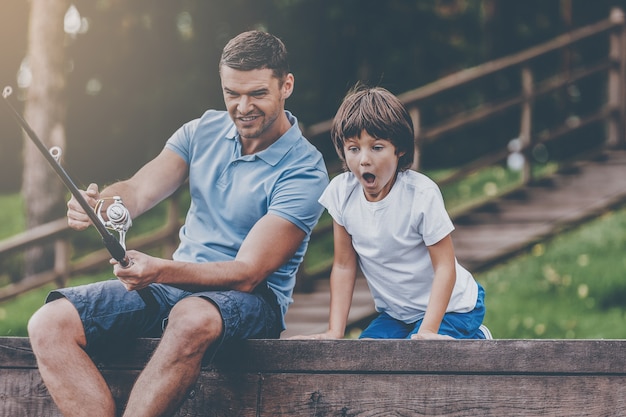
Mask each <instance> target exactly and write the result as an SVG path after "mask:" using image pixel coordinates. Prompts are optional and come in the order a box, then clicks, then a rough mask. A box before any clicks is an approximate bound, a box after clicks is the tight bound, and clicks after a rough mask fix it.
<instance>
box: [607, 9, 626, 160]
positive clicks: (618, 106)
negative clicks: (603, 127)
mask: <svg viewBox="0 0 626 417" xmlns="http://www.w3.org/2000/svg"><path fill="white" fill-rule="evenodd" d="M609 18H610V19H611V21H613V22H615V23H618V24H619V25H620V26H619V28H616V29H614V30H613V31H612V32H611V34H610V36H609V60H610V61H611V66H610V68H609V80H608V94H607V97H608V103H607V104H608V106H609V108H610V109H611V115H610V116H609V120H608V122H607V141H606V145H607V146H608V147H610V148H617V147H620V146H622V145H624V142H625V140H624V135H625V132H624V119H625V117H626V111H625V107H626V103H625V100H626V99H625V91H626V89H625V87H624V77H625V76H626V68H625V67H626V57H625V55H626V53H625V52H624V48H625V47H626V40H625V39H624V37H625V36H626V35H625V32H624V20H625V19H624V12H623V11H622V10H621V9H620V8H617V7H616V8H613V9H612V10H611V15H610V17H609Z"/></svg>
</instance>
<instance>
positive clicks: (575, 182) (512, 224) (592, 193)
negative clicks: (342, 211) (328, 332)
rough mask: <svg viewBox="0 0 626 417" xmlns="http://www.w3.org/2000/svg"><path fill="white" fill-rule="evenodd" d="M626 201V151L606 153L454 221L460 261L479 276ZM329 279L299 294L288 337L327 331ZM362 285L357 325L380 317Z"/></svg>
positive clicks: (356, 308)
mask: <svg viewBox="0 0 626 417" xmlns="http://www.w3.org/2000/svg"><path fill="white" fill-rule="evenodd" d="M625 202H626V151H624V150H612V151H605V152H604V153H602V154H601V155H599V156H595V157H593V158H590V159H583V160H580V161H578V162H576V163H574V164H572V165H571V166H569V167H568V168H567V169H566V170H564V171H562V172H559V173H557V174H555V175H553V176H551V177H550V178H547V179H544V180H542V181H539V182H538V183H536V184H533V185H529V186H526V187H523V188H521V189H518V190H516V191H514V192H511V193H509V194H508V195H505V196H503V197H500V198H498V199H496V200H493V201H490V202H489V203H486V204H484V205H481V206H479V207H475V208H473V209H472V210H470V211H468V212H465V213H463V214H462V215H460V216H458V217H457V218H454V219H453V220H454V223H455V227H456V230H455V231H454V232H453V234H452V239H453V241H454V246H455V249H456V253H457V257H458V259H459V262H460V263H461V264H463V265H464V266H465V267H467V268H468V269H469V270H470V271H472V272H478V271H481V270H484V269H486V268H488V267H490V266H493V265H494V264H496V263H498V262H502V261H503V260H506V259H507V258H509V257H511V256H514V255H516V254H518V253H520V251H522V250H525V249H527V248H529V247H530V246H532V245H534V244H535V243H537V242H540V241H543V240H545V239H547V238H549V237H551V236H554V235H556V234H557V233H560V232H561V231H563V230H565V229H567V228H568V227H572V226H575V225H577V224H580V223H582V222H584V221H586V220H589V219H591V218H594V217H597V216H598V215H600V214H602V213H603V212H605V211H606V210H609V209H611V208H614V207H617V206H619V205H621V204H624V203H625ZM327 281H328V280H326V279H323V280H319V281H318V282H316V286H315V289H314V291H313V292H312V293H310V294H296V295H295V297H294V300H295V302H294V304H293V305H292V306H291V307H290V308H289V311H288V313H287V318H286V321H287V330H286V331H285V332H283V337H290V336H293V335H296V334H311V333H314V332H318V331H324V330H325V329H326V328H327V323H328V303H329V300H330V298H329V295H328V282H327ZM357 281H358V283H357V288H356V290H355V294H354V307H353V311H352V312H351V316H350V322H351V323H353V322H355V321H359V320H362V319H364V318H366V317H368V316H370V315H371V314H373V313H374V310H373V303H372V302H371V296H370V295H369V290H368V288H367V285H366V283H365V282H364V279H361V280H357ZM494 337H496V338H497V335H494Z"/></svg>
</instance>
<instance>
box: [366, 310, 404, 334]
mask: <svg viewBox="0 0 626 417" xmlns="http://www.w3.org/2000/svg"><path fill="white" fill-rule="evenodd" d="M412 329H413V326H412V325H409V324H406V323H403V322H401V321H400V320H396V319H394V318H393V317H391V316H389V315H388V314H387V313H381V314H379V315H378V317H376V318H375V319H374V320H372V322H371V323H370V324H369V325H368V326H367V327H366V328H365V330H363V332H362V333H361V335H360V336H359V339H404V338H406V337H408V335H409V333H410V332H411V330H412Z"/></svg>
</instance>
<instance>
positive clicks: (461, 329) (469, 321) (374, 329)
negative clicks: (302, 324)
mask: <svg viewBox="0 0 626 417" xmlns="http://www.w3.org/2000/svg"><path fill="white" fill-rule="evenodd" d="M484 318H485V290H484V289H483V287H482V286H481V285H480V284H478V299H477V300H476V306H475V307H474V309H473V310H472V311H470V312H467V313H446V314H444V316H443V319H442V320H441V326H440V327H439V334H443V335H448V336H452V337H454V338H455V339H484V338H485V335H484V334H483V332H482V331H480V330H479V327H480V325H481V324H482V323H483V319H484ZM421 325H422V320H418V321H416V322H415V323H404V322H403V321H400V320H398V319H394V318H393V317H391V316H390V315H389V314H387V313H385V312H383V313H381V314H380V315H378V317H376V318H375V319H374V320H372V322H371V323H370V324H369V325H368V326H367V328H366V329H365V330H363V332H362V333H361V335H360V336H359V339H364V338H368V339H410V338H411V335H413V334H415V333H417V331H418V330H419V328H420V326H421Z"/></svg>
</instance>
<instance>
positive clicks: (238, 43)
mask: <svg viewBox="0 0 626 417" xmlns="http://www.w3.org/2000/svg"><path fill="white" fill-rule="evenodd" d="M223 65H225V66H227V67H229V68H232V69H236V70H239V71H252V70H256V69H265V68H267V69H271V70H272V72H273V73H274V76H275V77H276V78H278V79H279V80H280V81H281V82H282V81H283V80H284V78H285V76H287V74H288V73H289V62H288V60H287V48H286V47H285V45H284V44H283V42H282V41H281V40H280V39H278V38H277V37H276V36H274V35H271V34H269V33H267V32H262V31H259V30H251V31H248V32H243V33H241V34H239V35H237V36H235V37H234V38H233V39H231V40H230V41H229V42H228V43H227V44H226V46H225V47H224V50H223V51H222V57H221V59H220V64H219V67H220V70H221V68H222V66H223Z"/></svg>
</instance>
